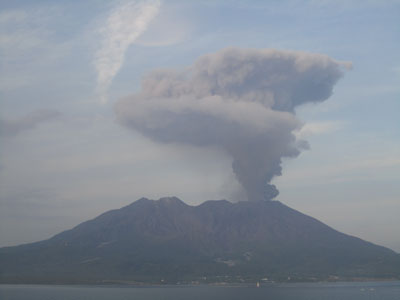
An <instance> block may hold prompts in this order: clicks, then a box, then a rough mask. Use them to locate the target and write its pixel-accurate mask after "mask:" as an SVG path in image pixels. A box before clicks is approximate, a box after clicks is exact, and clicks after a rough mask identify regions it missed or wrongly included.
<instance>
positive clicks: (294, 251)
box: [0, 197, 400, 283]
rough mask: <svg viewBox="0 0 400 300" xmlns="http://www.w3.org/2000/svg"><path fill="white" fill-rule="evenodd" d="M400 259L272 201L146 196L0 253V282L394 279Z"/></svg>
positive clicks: (382, 249) (385, 250)
mask: <svg viewBox="0 0 400 300" xmlns="http://www.w3.org/2000/svg"><path fill="white" fill-rule="evenodd" d="M399 275H400V255H399V254H396V253H395V252H393V251H392V250H390V249H387V248H384V247H381V246H377V245H374V244H372V243H369V242H366V241H363V240H361V239H358V238H355V237H351V236H348V235H345V234H343V233H340V232H338V231H336V230H334V229H332V228H330V227H328V226H326V225H325V224H323V223H321V222H319V221H318V220H316V219H314V218H311V217H309V216H306V215H304V214H302V213H300V212H298V211H296V210H293V209H291V208H289V207H287V206H285V205H283V204H282V203H280V202H278V201H266V202H239V203H235V204H233V203H230V202H228V201H225V200H221V201H207V202H204V203H203V204H201V205H199V206H189V205H186V204H185V203H184V202H182V201H181V200H179V199H178V198H175V197H171V198H162V199H160V200H158V201H154V200H148V199H145V198H142V199H139V200H138V201H136V202H134V203H132V204H130V205H128V206H126V207H123V208H121V209H117V210H112V211H108V212H106V213H104V214H102V215H100V216H98V217H97V218H95V219H93V220H90V221H87V222H84V223H81V224H80V225H78V226H76V227H75V228H73V229H71V230H68V231H64V232H62V233H60V234H58V235H56V236H54V237H53V238H51V239H49V240H45V241H41V242H37V243H32V244H26V245H21V246H16V247H6V248H1V249H0V282H104V281H121V280H124V281H139V282H160V281H161V280H162V281H164V282H170V283H175V282H178V281H185V282H187V281H192V280H201V281H208V282H209V281H220V280H221V278H224V280H225V281H243V280H244V281H246V280H254V279H257V278H264V277H268V278H272V279H276V280H282V279H287V278H288V277H291V278H292V279H295V280H312V279H315V278H316V279H326V278H329V277H332V276H338V277H340V278H343V279H346V278H355V277H369V278H393V277H398V276H399Z"/></svg>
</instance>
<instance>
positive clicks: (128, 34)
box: [94, 0, 161, 103]
mask: <svg viewBox="0 0 400 300" xmlns="http://www.w3.org/2000/svg"><path fill="white" fill-rule="evenodd" d="M160 6H161V2H160V1H158V0H149V1H135V2H129V3H127V4H124V5H120V6H118V7H117V8H116V9H114V10H113V12H112V13H111V14H110V16H109V17H108V19H107V23H106V25H105V26H104V27H103V28H102V29H101V30H100V33H101V34H102V36H103V40H102V45H101V47H100V49H99V50H98V51H97V53H96V56H95V60H94V65H95V68H96V71H97V92H98V93H99V95H100V97H101V100H102V102H103V103H105V102H106V101H107V90H108V87H109V86H110V84H111V82H112V80H113V78H114V77H115V75H116V74H117V73H118V71H119V69H120V68H121V66H122V64H123V62H124V56H125V52H126V50H127V49H128V47H129V46H130V45H131V44H132V43H133V42H134V41H135V40H136V39H137V38H138V37H139V36H140V35H141V34H142V33H143V32H144V31H145V30H146V29H147V27H148V25H149V23H150V22H151V21H152V20H153V19H154V17H155V16H156V15H157V14H158V12H159V10H160Z"/></svg>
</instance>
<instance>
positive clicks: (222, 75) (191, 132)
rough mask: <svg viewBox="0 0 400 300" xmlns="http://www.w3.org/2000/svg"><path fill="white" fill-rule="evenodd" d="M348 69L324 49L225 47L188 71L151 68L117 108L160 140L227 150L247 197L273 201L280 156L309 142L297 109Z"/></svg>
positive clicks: (325, 93)
mask: <svg viewBox="0 0 400 300" xmlns="http://www.w3.org/2000/svg"><path fill="white" fill-rule="evenodd" d="M343 67H350V63H347V62H339V61H336V60H334V59H331V58H329V57H328V56H326V55H321V54H312V53H304V52H294V51H282V50H274V49H262V50H257V49H238V48H228V49H223V50H221V51H219V52H216V53H213V54H207V55H204V56H202V57H200V58H199V59H197V60H196V61H195V63H194V64H193V65H192V66H189V67H188V68H186V69H184V70H156V71H153V72H151V73H150V74H148V75H147V76H146V77H145V78H144V79H143V82H142V87H141V91H140V92H138V93H137V94H134V95H131V96H128V97H126V98H124V99H121V100H119V101H118V102H117V103H116V105H115V112H116V115H117V120H118V121H119V122H120V123H121V124H123V125H124V126H127V127H129V128H131V129H134V130H136V131H139V132H141V133H142V134H144V135H145V136H147V137H149V138H151V139H153V140H154V141H156V142H160V143H182V144H190V145H195V146H199V147H200V146H217V147H220V148H222V149H223V150H224V151H225V152H226V153H227V154H229V155H230V156H231V157H232V159H233V162H232V169H233V172H234V173H235V175H236V178H237V180H238V181H239V182H240V184H241V185H242V186H243V188H244V190H245V192H246V194H247V198H248V200H250V201H261V200H271V199H273V198H274V197H276V196H277V195H278V193H279V192H278V190H277V188H276V187H275V186H274V185H272V184H270V182H271V180H272V179H273V177H274V176H279V175H281V171H282V167H281V161H282V158H283V157H296V156H298V155H299V154H300V152H301V150H302V149H304V148H306V147H307V143H306V142H305V141H301V140H296V137H295V135H294V134H293V131H294V130H295V129H299V128H300V127H301V126H302V123H301V122H300V121H299V120H298V119H297V118H296V116H295V108H296V107H297V106H299V105H301V104H304V103H307V102H321V101H324V100H326V99H327V98H328V97H329V96H330V95H331V94H332V89H333V86H334V85H335V84H336V82H337V81H338V79H339V78H340V77H341V76H342V75H343Z"/></svg>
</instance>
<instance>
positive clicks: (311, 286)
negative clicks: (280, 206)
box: [0, 281, 400, 300]
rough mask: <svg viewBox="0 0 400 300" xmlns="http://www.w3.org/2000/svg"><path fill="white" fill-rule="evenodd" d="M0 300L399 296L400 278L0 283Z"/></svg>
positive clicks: (386, 299)
mask: <svg viewBox="0 0 400 300" xmlns="http://www.w3.org/2000/svg"><path fill="white" fill-rule="evenodd" d="M0 299H1V300H25V299H26V300H28V299H29V300H105V299H110V300H169V299H171V300H188V299H190V300H214V299H215V300H216V299H218V300H239V299H240V300H258V299H263V300H372V299H379V300H400V282H399V281H397V282H395V281H393V282H351V283H347V282H346V283H299V284H276V285H267V286H263V285H262V286H260V287H258V288H257V287H256V286H255V285H254V286H247V287H244V286H240V287H234V286H231V287H228V286H162V287H129V286H68V285H0Z"/></svg>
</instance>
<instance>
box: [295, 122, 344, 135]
mask: <svg viewBox="0 0 400 300" xmlns="http://www.w3.org/2000/svg"><path fill="white" fill-rule="evenodd" d="M343 127H344V122H341V121H325V122H310V123H307V124H305V125H304V126H303V127H302V128H301V129H300V130H298V131H296V132H295V135H296V137H297V138H298V139H305V138H308V137H310V136H314V135H321V134H327V133H331V132H335V131H337V130H340V129H342V128H343Z"/></svg>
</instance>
